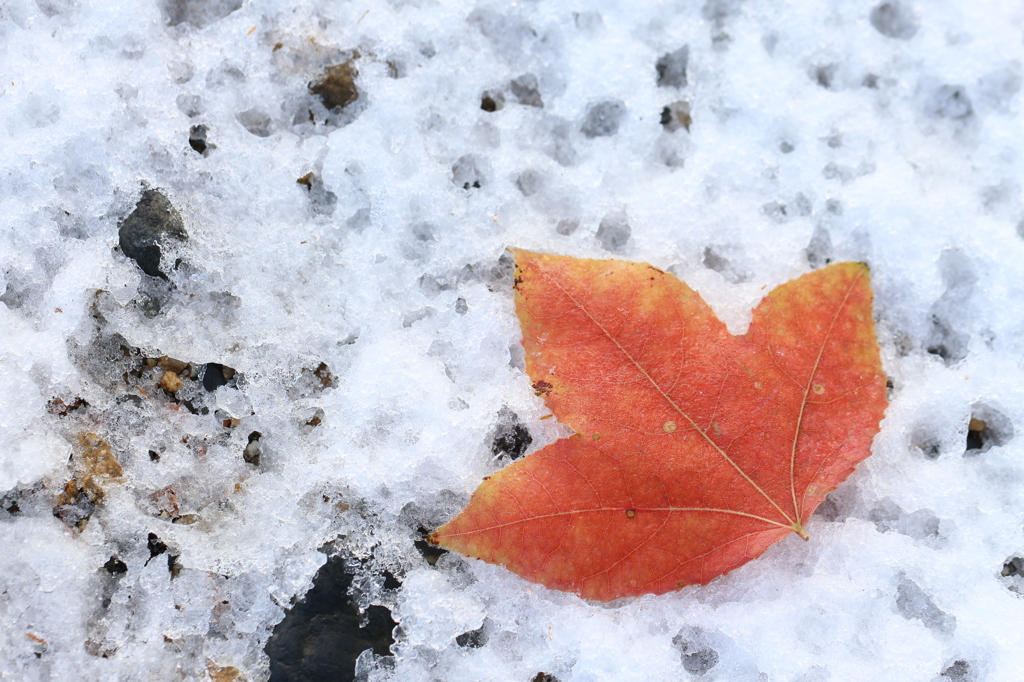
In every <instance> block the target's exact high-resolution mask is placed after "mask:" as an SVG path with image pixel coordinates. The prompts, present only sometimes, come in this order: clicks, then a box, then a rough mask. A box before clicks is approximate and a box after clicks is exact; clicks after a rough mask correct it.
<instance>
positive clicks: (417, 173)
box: [0, 0, 1024, 682]
mask: <svg viewBox="0 0 1024 682" xmlns="http://www.w3.org/2000/svg"><path fill="white" fill-rule="evenodd" d="M684 47H686V48H687V49H686V50H683V48H684ZM1022 62H1024V6H1022V5H1020V4H1019V3H1014V2H1003V1H1000V0H988V1H984V0H972V1H970V2H968V1H961V2H939V1H935V2H922V1H917V2H908V1H905V0H895V1H893V2H884V3H881V4H874V3H873V2H871V1H862V2H850V1H846V0H834V1H832V2H828V3H825V2H810V1H808V2H800V3H791V4H790V3H779V2H772V1H771V0H747V1H743V0H694V1H686V0H683V1H679V2H667V1H665V2H649V3H641V2H625V1H615V0H595V1H593V2H587V3H584V2H576V3H573V2H556V1H554V0H536V1H531V0H525V1H523V2H515V3H513V2H506V3H501V2H490V3H488V2H481V3H480V4H475V3H467V2H435V1H431V0H408V1H402V0H391V1H390V2H388V3H384V2H374V3H369V2H355V1H352V2H324V3H309V2H306V3H287V2H281V1H280V0H244V1H243V0H206V1H204V0H136V1H130V0H125V1H122V2H116V3H114V2H110V3H105V2H98V3H85V2H83V3H79V2H76V1H75V0H34V1H33V0H6V2H4V3H3V4H0V64H2V66H3V68H2V69H0V71H2V75H3V77H2V80H0V135H2V136H3V140H2V150H3V151H2V153H0V165H2V173H0V221H2V229H3V231H2V241H0V301H2V302H3V304H4V305H0V330H2V333H0V378H2V389H0V500H2V505H0V547H2V548H3V551H0V624H2V628H0V679H11V680H46V679H84V680H129V679H220V680H223V679H248V680H263V679H267V678H268V677H269V676H270V674H271V664H270V662H269V660H268V657H267V654H266V653H265V652H264V647H265V645H266V643H267V641H268V638H269V637H270V635H271V633H272V631H273V629H274V627H275V626H276V625H277V624H278V623H279V622H280V621H281V620H282V618H284V616H285V613H286V609H287V608H289V606H290V605H291V603H292V602H293V600H294V599H295V598H297V597H301V595H302V594H304V593H305V592H306V590H307V589H309V587H310V585H311V584H312V579H313V576H314V575H315V574H316V573H317V570H318V569H319V568H320V567H321V565H323V564H324V562H325V560H326V559H327V555H328V554H334V555H337V556H346V557H349V559H350V560H351V561H353V562H355V563H354V564H353V566H355V567H356V568H354V569H353V570H354V571H355V575H356V578H355V581H354V582H353V599H355V600H356V601H357V602H358V603H359V605H360V606H361V607H364V608H365V607H369V606H370V605H371V604H378V605H381V606H385V607H387V608H388V609H390V610H391V612H392V615H393V617H394V619H395V620H396V621H398V622H399V626H398V628H397V629H396V630H395V643H394V645H393V646H392V651H393V654H394V657H393V658H387V657H381V656H377V655H376V654H372V653H367V654H364V655H363V656H361V657H360V659H359V662H358V665H357V666H356V672H357V673H358V675H359V676H360V678H361V679H368V680H385V679H392V680H401V681H419V680H423V681H427V680H446V681H447V682H457V681H459V680H522V681H527V680H534V679H536V680H544V679H557V680H560V681H561V682H584V681H588V682H589V681H592V680H593V681H597V680H616V681H618V680H685V679H698V678H699V679H703V680H758V681H760V680H780V681H781V680H792V681H794V682H795V681H801V682H811V681H815V680H854V679H871V680H922V681H932V680H941V681H946V680H961V681H973V680H1000V681H1003V680H1015V679H1018V680H1019V679H1024V673H1022V672H1021V671H1022V670H1024V630H1022V628H1021V627H1020V622H1021V620H1022V617H1024V601H1022V598H1021V596H1022V592H1024V577H1022V573H1024V561H1022V560H1019V558H1020V557H1022V556H1024V439H1022V438H1021V435H1022V434H1024V403H1022V401H1021V396H1022V389H1021V386H1024V367H1022V363H1021V354H1022V352H1024V334H1022V333H1024V283H1022V280H1021V277H1020V272H1021V263H1022V262H1024V240H1022V237H1024V204H1022V196H1021V178H1022V176H1024V173H1022V170H1024V157H1022V154H1024V134H1022V133H1024V127H1022V125H1021V124H1022V116H1021V107H1022V100H1021V94H1020V89H1021V84H1022ZM337 65H347V66H346V67H343V68H342V69H341V70H340V71H336V72H335V73H340V74H341V75H344V73H349V74H350V75H354V74H356V73H357V74H358V75H355V80H354V83H355V86H356V88H357V90H358V98H357V99H355V100H354V101H347V100H346V101H345V106H344V107H340V108H337V109H334V110H330V109H329V108H328V106H325V104H324V98H323V97H321V96H320V95H319V94H317V93H314V92H313V91H311V89H310V84H311V83H315V82H320V80H321V79H322V78H323V75H324V74H325V73H327V71H326V70H327V69H328V67H332V66H337ZM346 69H348V71H346ZM351 94H352V93H351V91H349V92H348V94H347V95H346V94H345V92H342V94H341V96H342V97H343V99H344V98H345V97H347V98H348V100H351ZM666 108H668V109H667V111H666ZM487 109H493V111H488V110H487ZM663 112H664V113H663ZM687 112H688V114H687ZM687 115H688V116H689V118H687ZM663 121H664V123H663ZM190 137H191V138H192V142H191V143H190ZM309 174H312V175H309ZM300 179H304V180H303V181H302V182H298V181H299V180H300ZM153 189H155V190H158V191H159V192H160V193H161V194H162V195H164V196H165V197H166V198H167V199H168V200H169V201H170V204H171V205H173V206H174V207H175V209H176V211H177V212H178V213H179V214H180V216H181V219H182V224H183V225H184V229H185V231H186V232H187V239H186V240H171V239H165V240H164V242H163V243H162V244H161V246H162V249H163V256H162V260H161V261H160V263H161V269H162V271H163V272H164V273H165V274H166V275H167V277H168V279H167V280H164V279H161V278H159V277H151V276H149V275H146V274H144V273H143V271H142V270H141V269H140V267H139V265H137V264H136V262H135V261H133V260H130V259H129V258H127V257H125V255H124V253H123V252H122V251H121V249H120V248H119V227H120V226H121V224H122V223H123V221H124V220H125V219H126V218H127V217H128V215H129V214H131V213H132V211H133V210H134V209H135V207H136V204H137V202H139V200H140V198H142V197H143V192H144V191H146V190H153ZM509 246H516V247H522V248H528V249H534V250H542V251H549V252H555V253H561V254H567V255H573V256H585V257H599V258H600V257H622V258H629V259H635V260H641V261H647V262H650V263H653V264H655V265H657V266H659V267H662V268H665V269H668V270H670V271H672V272H674V273H676V274H677V275H679V276H680V277H682V278H683V279H685V280H686V281H687V282H689V283H690V284H691V285H692V286H694V287H695V288H696V289H698V290H699V291H700V292H701V294H702V295H704V296H705V298H706V299H707V300H708V301H709V303H711V305H712V306H713V307H714V308H715V309H716V311H718V312H719V314H720V315H721V316H722V317H723V319H725V320H726V321H727V323H728V324H729V326H730V329H732V330H733V331H742V330H743V328H744V327H745V325H746V324H747V320H748V319H749V310H750V308H751V307H752V306H753V305H754V304H756V302H757V301H758V300H759V298H760V297H761V296H763V294H764V292H765V291H766V288H769V287H773V286H775V285H777V284H779V283H781V282H784V281H786V280H788V279H790V278H793V277H795V276H798V275H800V274H801V273H804V272H807V271H808V270H810V269H811V268H812V267H815V266H820V265H822V264H824V263H825V262H827V261H828V260H843V259H858V260H864V261H866V262H867V263H869V264H870V266H871V268H872V272H873V276H874V288H875V293H876V315H877V320H878V328H879V334H880V340H881V344H882V349H883V354H884V363H885V368H886V372H887V373H888V374H889V376H890V377H891V382H892V390H891V406H890V408H889V411H888V413H887V417H886V420H885V421H884V422H883V424H882V430H881V433H880V434H879V435H878V437H877V438H876V440H875V446H874V455H873V456H872V457H871V458H870V459H869V460H867V461H866V462H865V463H864V464H863V465H862V466H861V467H860V468H859V469H858V471H857V472H856V473H855V474H854V475H853V476H852V477H851V479H850V480H849V481H848V482H847V483H846V484H844V485H843V486H842V487H841V488H840V489H839V490H838V491H836V493H834V494H833V496H832V497H831V498H830V500H829V501H828V502H827V503H826V504H825V505H824V506H823V507H822V509H821V510H820V511H819V513H818V514H817V515H816V516H815V517H814V519H812V520H811V521H810V523H809V524H808V526H807V530H808V532H809V533H810V536H811V539H810V541H809V542H802V541H800V539H799V538H797V537H796V536H795V535H794V536H791V537H790V538H788V539H787V540H785V541H783V542H781V543H779V544H778V545H776V546H774V547H773V548H772V549H770V550H769V551H768V552H767V553H766V554H765V555H764V556H763V557H762V558H761V559H759V560H757V561H754V562H751V563H749V564H747V565H746V566H744V567H742V568H741V569H739V570H737V571H734V572H733V573H731V574H729V575H727V576H725V577H722V578H720V579H718V580H716V581H714V582H713V583H712V584H710V585H708V586H706V587H690V588H686V589H684V590H682V591H680V592H678V593H676V594H671V595H665V596H660V597H644V598H638V599H628V600H623V601H621V602H617V603H613V604H607V605H606V604H596V603H587V602H584V601H581V600H580V599H578V598H576V597H575V596H572V595H569V594H563V593H556V592H552V591H548V590H546V589H543V588H541V587H539V586H536V585H533V584H529V583H526V582H524V581H522V580H520V579H518V578H516V577H515V576H513V575H511V574H510V573H508V572H506V571H504V570H503V569H501V568H498V567H495V566H490V565H486V564H483V563H480V562H476V561H467V560H464V559H462V558H460V557H458V556H454V555H451V554H448V555H444V556H442V557H441V558H440V559H439V560H438V561H437V563H436V564H435V565H433V566H431V565H429V564H428V563H427V561H426V560H425V559H424V557H423V556H422V554H421V553H420V552H419V551H418V550H417V548H416V546H415V544H414V542H415V541H416V540H418V539H419V538H420V536H419V534H418V533H419V529H420V528H421V527H424V528H428V529H429V528H432V527H436V525H438V524H440V523H442V522H444V521H445V520H447V519H448V518H450V516H451V515H452V514H454V513H455V511H456V510H457V509H459V508H460V507H461V505H462V504H464V503H465V501H466V500H467V499H468V497H469V494H470V493H471V492H472V490H473V489H474V488H475V486H476V485H477V483H478V482H479V481H480V479H481V477H482V476H484V475H486V474H487V473H489V472H491V471H493V470H495V469H496V468H498V467H500V466H503V465H505V464H507V463H508V461H509V455H508V454H507V452H506V453H504V454H502V453H501V452H500V448H495V447H494V443H495V442H497V441H500V440H501V439H502V438H503V437H504V438H505V440H504V441H502V442H506V441H509V440H511V441H515V442H514V443H513V445H512V446H511V449H512V450H513V451H515V450H517V449H519V448H520V447H522V445H524V444H525V439H524V438H522V437H521V436H522V435H523V434H524V433H525V430H528V432H529V434H530V436H531V437H532V443H531V444H530V446H529V447H530V449H531V450H532V449H536V448H539V447H542V446H543V445H545V444H546V443H549V442H551V441H552V440H554V439H555V438H557V437H559V436H560V435H565V433H566V431H565V430H564V428H563V427H561V426H559V425H558V424H556V423H554V422H553V420H546V421H545V420H542V419H541V418H542V417H543V416H544V415H545V414H546V410H545V409H544V407H543V405H542V403H541V401H540V400H539V399H538V398H536V397H535V396H534V395H533V392H532V391H531V390H530V386H529V381H528V379H527V377H526V376H525V375H524V374H523V372H522V351H521V348H520V347H519V345H518V343H519V341H518V333H519V332H518V327H517V324H516V321H515V317H514V314H513V307H512V293H511V289H510V282H509V269H508V259H507V256H504V255H503V254H504V253H505V252H504V249H505V248H506V247H509ZM162 356H168V357H169V358H173V359H177V360H180V361H182V363H191V364H192V369H191V370H189V369H187V368H186V369H183V370H182V373H183V375H185V376H184V378H183V379H182V381H183V388H182V389H181V390H179V391H178V393H177V395H176V397H175V396H172V395H171V394H170V393H168V392H166V391H164V390H163V389H162V388H160V387H158V385H157V382H158V381H160V380H161V377H163V371H164V369H166V366H165V367H163V368H161V367H154V366H152V365H153V363H152V362H150V363H148V364H147V363H146V362H145V358H152V359H156V358H160V357H162ZM166 363H167V361H165V363H164V364H165V365H166ZM207 363H217V364H218V365H223V366H226V367H228V368H231V369H234V370H236V372H235V374H234V375H233V376H230V377H229V376H228V375H230V374H231V372H230V370H228V371H227V373H226V374H225V375H224V377H223V379H222V380H221V381H219V382H218V381H212V379H211V380H209V381H208V380H207V377H214V378H215V375H216V366H213V367H214V369H211V365H208V364H207ZM322 365H323V366H322ZM178 368H179V369H181V367H180V366H179V367H178ZM190 372H191V373H194V375H192V374H190ZM211 372H213V374H211ZM224 380H226V383H224ZM204 381H207V383H209V384H210V385H211V387H212V388H213V389H214V390H212V391H208V390H206V388H204V387H203V382H204ZM218 384H223V385H219V386H218ZM77 399H81V400H82V401H84V402H80V401H77ZM972 416H973V417H974V418H975V422H973V424H974V425H975V427H976V429H975V430H976V431H977V433H975V434H973V435H972V436H971V440H970V442H971V444H972V445H973V446H976V447H972V449H970V450H966V451H965V443H967V442H968V425H969V420H970V419H971V418H972ZM981 422H984V427H985V428H984V430H980V429H981V426H982V424H981ZM517 429H518V430H517ZM89 433H92V434H95V436H97V437H98V438H100V439H103V440H102V441H98V440H96V439H95V438H94V437H93V439H92V440H90V437H89V436H87V435H86V434H89ZM509 434H511V437H509ZM1015 434H1016V435H1015ZM80 436H81V438H80ZM496 439H497V440H496ZM103 442H105V443H106V444H108V445H109V451H105V450H103V447H102V446H99V449H97V448H96V447H93V446H95V445H96V444H97V443H103ZM89 443H92V444H93V446H90V445H89ZM979 446H980V447H979ZM90 447H92V449H91V450H90V449H89V448H90ZM495 449H498V450H499V452H498V455H500V456H496V455H495ZM104 453H106V455H104ZM110 457H113V458H114V459H115V460H116V462H115V463H114V464H119V465H120V467H121V469H122V471H121V473H120V475H119V476H118V475H114V474H115V473H116V472H111V471H110V470H109V466H112V465H111V460H110V459H109V458H110ZM90 462H92V463H93V464H96V463H97V462H98V463H104V462H105V463H106V464H107V465H108V471H107V474H106V475H100V474H96V475H95V476H94V477H93V478H92V479H90V480H92V484H91V485H92V486H93V487H92V488H90V489H89V491H88V494H86V492H82V491H80V492H79V494H78V495H77V496H76V495H74V494H73V493H74V491H71V492H70V493H69V491H68V490H67V489H66V487H65V486H66V484H67V483H68V481H69V480H72V479H75V480H76V481H78V484H80V486H85V487H88V485H87V483H88V481H87V480H86V479H88V478H89V476H90V474H89V472H88V471H86V470H85V469H87V468H88V467H89V466H90V464H89V463H90ZM83 490H84V488H83ZM97 491H99V492H98V493H97ZM62 493H63V495H64V497H63V498H62V499H58V496H60V495H61V494H62ZM97 502H98V503H99V504H97ZM385 570H386V571H388V573H389V574H390V575H391V576H393V578H395V579H397V581H400V582H401V586H400V587H395V586H394V585H392V586H390V587H385V578H384V575H385V574H384V571H385ZM477 630H480V631H481V632H480V633H476V634H473V635H472V636H470V635H466V633H472V632H473V631H477ZM461 635H466V636H461ZM460 636H461V637H460ZM460 642H461V643H460ZM474 645H479V646H474ZM538 673H546V674H547V675H549V676H552V677H551V678H545V677H543V676H540V675H538ZM232 675H234V676H235V677H231V676H232ZM277 679H285V678H283V677H278V678H277ZM309 679H313V678H312V677H310V678H309Z"/></svg>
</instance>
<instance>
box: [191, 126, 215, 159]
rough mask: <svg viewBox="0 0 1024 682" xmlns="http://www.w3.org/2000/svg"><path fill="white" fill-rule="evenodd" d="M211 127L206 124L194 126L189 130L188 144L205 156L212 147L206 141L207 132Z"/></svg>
mask: <svg viewBox="0 0 1024 682" xmlns="http://www.w3.org/2000/svg"><path fill="white" fill-rule="evenodd" d="M208 131H209V129H208V128H207V127H206V126H204V125H196V126H192V127H191V128H190V129H189V131H188V145H189V146H190V147H192V149H194V150H196V151H197V152H199V153H200V154H202V155H203V156H206V153H207V151H209V150H210V149H211V148H212V145H209V144H207V143H206V133H207V132H208Z"/></svg>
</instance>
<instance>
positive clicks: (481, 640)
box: [455, 627, 487, 649]
mask: <svg viewBox="0 0 1024 682" xmlns="http://www.w3.org/2000/svg"><path fill="white" fill-rule="evenodd" d="M455 643H456V644H458V645H459V646H461V647H463V648H466V649H479V648H480V647H482V646H483V645H484V644H487V633H486V632H484V629H483V627H480V628H478V629H476V630H470V631H468V632H463V633H462V634H461V635H459V636H458V637H456V638H455Z"/></svg>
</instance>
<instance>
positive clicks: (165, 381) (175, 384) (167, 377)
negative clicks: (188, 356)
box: [160, 370, 181, 393]
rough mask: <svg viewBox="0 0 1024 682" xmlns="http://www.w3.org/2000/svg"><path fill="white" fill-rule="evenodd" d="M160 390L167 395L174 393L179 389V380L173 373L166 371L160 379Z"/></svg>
mask: <svg viewBox="0 0 1024 682" xmlns="http://www.w3.org/2000/svg"><path fill="white" fill-rule="evenodd" d="M160 388H162V389H164V390H165V391H167V392H168V393H175V392H176V391H179V390H180V389H181V378H180V377H179V376H178V375H177V374H175V373H174V372H172V371H170V370H167V371H166V372H164V375H163V376H162V377H160Z"/></svg>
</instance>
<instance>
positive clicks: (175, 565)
mask: <svg viewBox="0 0 1024 682" xmlns="http://www.w3.org/2000/svg"><path fill="white" fill-rule="evenodd" d="M180 557H181V555H180V554H168V555H167V572H168V573H170V574H171V580H174V579H175V578H177V577H178V574H179V573H181V569H182V568H184V566H182V565H181V563H180V562H179V561H178V559H179V558H180Z"/></svg>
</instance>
